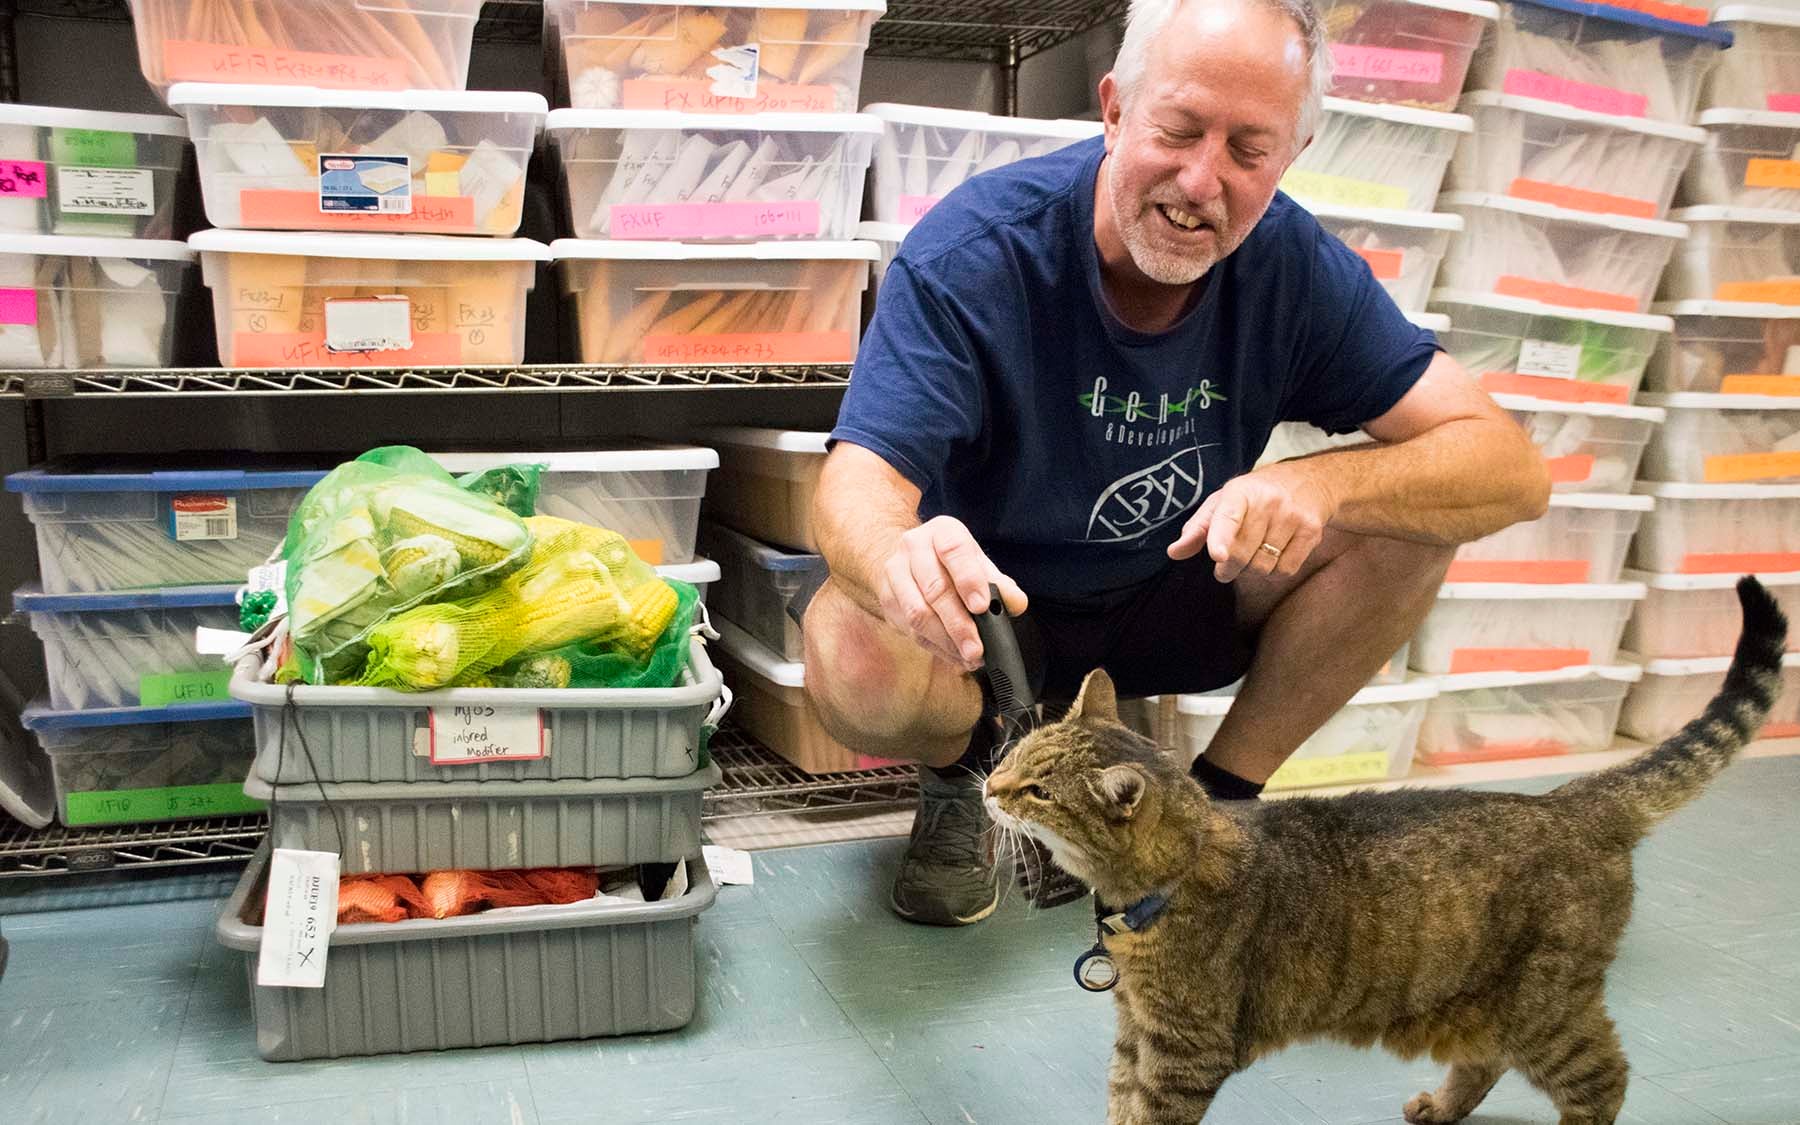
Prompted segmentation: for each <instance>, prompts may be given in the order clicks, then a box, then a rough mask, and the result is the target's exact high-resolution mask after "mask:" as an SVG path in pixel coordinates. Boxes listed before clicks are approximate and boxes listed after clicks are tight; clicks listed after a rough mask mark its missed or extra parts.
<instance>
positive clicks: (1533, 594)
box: [1438, 582, 1650, 602]
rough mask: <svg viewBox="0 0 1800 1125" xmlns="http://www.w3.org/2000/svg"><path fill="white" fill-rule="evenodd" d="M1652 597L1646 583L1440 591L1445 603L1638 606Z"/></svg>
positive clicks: (1452, 585) (1482, 585)
mask: <svg viewBox="0 0 1800 1125" xmlns="http://www.w3.org/2000/svg"><path fill="white" fill-rule="evenodd" d="M1649 593H1650V592H1649V590H1647V589H1645V587H1644V584H1643V583H1642V582H1570V583H1566V584H1560V585H1558V584H1552V583H1536V582H1446V583H1444V584H1443V585H1442V586H1440V587H1438V597H1439V598H1440V599H1442V600H1444V601H1480V602H1636V601H1642V600H1643V599H1644V598H1646V597H1648V596H1649Z"/></svg>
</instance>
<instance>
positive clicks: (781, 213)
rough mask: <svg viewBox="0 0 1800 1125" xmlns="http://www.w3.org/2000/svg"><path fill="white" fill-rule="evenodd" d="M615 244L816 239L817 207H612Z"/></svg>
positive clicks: (803, 203)
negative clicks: (773, 237)
mask: <svg viewBox="0 0 1800 1125" xmlns="http://www.w3.org/2000/svg"><path fill="white" fill-rule="evenodd" d="M607 218H608V221H609V224H610V226H609V228H608V229H609V231H610V233H611V235H612V237H614V238H630V239H650V238H683V239H692V238H763V237H766V236H770V235H782V234H803V235H817V234H818V233H819V231H820V222H819V201H818V200H816V199H790V200H787V201H786V202H781V203H750V202H733V203H615V204H613V205H612V207H611V208H609V209H608V211H607Z"/></svg>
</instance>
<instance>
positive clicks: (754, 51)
mask: <svg viewBox="0 0 1800 1125" xmlns="http://www.w3.org/2000/svg"><path fill="white" fill-rule="evenodd" d="M760 54H761V48H760V47H759V46H758V45H757V44H755V43H745V44H744V45H743V46H741V47H718V48H715V49H714V51H713V53H712V56H713V58H715V59H718V60H719V65H718V66H709V67H707V68H706V76H707V77H708V78H710V79H712V92H713V93H714V94H715V95H717V96H719V97H721V98H754V97H755V96H756V79H757V76H758V75H759V73H760V67H759V66H758V65H757V64H758V62H759V56H760Z"/></svg>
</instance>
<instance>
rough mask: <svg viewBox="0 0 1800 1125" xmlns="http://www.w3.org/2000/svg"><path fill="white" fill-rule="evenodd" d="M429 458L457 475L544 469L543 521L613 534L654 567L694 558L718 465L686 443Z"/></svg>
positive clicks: (540, 498)
mask: <svg viewBox="0 0 1800 1125" xmlns="http://www.w3.org/2000/svg"><path fill="white" fill-rule="evenodd" d="M432 457H433V458H434V459H435V460H436V461H437V463H438V464H440V465H442V466H444V468H445V469H447V470H449V471H450V472H452V473H455V474H457V475H459V476H460V475H461V474H463V473H470V472H480V471H482V470H486V469H492V468H495V467H497V466H500V465H514V464H528V465H541V466H543V467H544V471H543V473H542V475H540V476H539V477H538V497H537V514H538V515H540V516H556V517H559V518H561V519H565V520H574V521H575V522H576V523H586V524H592V525H594V526H595V527H604V528H606V529H607V530H609V531H616V532H618V533H619V534H620V535H623V536H624V537H625V538H627V539H629V540H631V546H632V548H633V549H634V550H636V551H637V553H638V555H639V557H641V558H642V559H643V560H644V561H645V562H648V563H651V564H652V565H660V564H662V563H684V562H688V561H689V560H691V559H692V558H693V557H694V529H695V527H696V526H697V525H698V524H699V522H700V500H701V498H702V497H704V496H705V495H706V475H707V473H709V472H711V471H712V470H713V469H716V468H718V467H719V455H718V454H717V453H715V452H714V451H712V450H710V449H703V448H701V447H698V446H687V445H671V446H663V447H648V448H642V449H592V450H565V451H561V452H552V453H434V454H432Z"/></svg>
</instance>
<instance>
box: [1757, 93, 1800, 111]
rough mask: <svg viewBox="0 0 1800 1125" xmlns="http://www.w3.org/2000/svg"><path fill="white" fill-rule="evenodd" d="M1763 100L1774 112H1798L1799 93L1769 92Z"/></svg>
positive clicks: (1799, 105) (1799, 107)
mask: <svg viewBox="0 0 1800 1125" xmlns="http://www.w3.org/2000/svg"><path fill="white" fill-rule="evenodd" d="M1764 100H1765V101H1767V102H1768V103H1769V108H1770V109H1772V110H1774V111H1775V112H1776V113H1800V94H1769V95H1767V96H1766V97H1765V98H1764Z"/></svg>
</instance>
